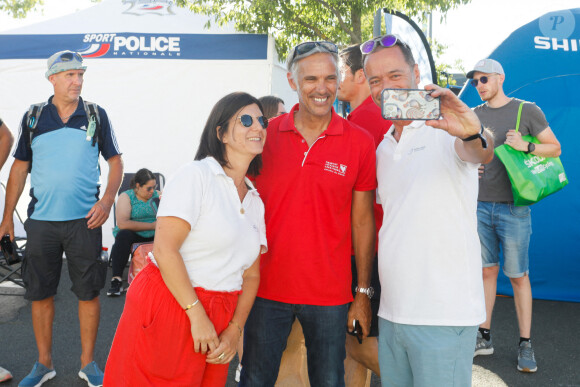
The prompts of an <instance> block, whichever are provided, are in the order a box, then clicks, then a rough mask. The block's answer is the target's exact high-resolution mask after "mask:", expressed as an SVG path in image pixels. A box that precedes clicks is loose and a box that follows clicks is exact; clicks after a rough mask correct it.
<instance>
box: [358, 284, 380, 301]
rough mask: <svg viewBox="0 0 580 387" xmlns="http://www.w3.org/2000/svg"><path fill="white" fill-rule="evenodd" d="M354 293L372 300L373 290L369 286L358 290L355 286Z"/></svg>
mask: <svg viewBox="0 0 580 387" xmlns="http://www.w3.org/2000/svg"><path fill="white" fill-rule="evenodd" d="M355 292H357V293H363V294H366V295H367V296H368V298H369V300H370V299H371V298H373V294H375V289H373V288H372V287H371V286H369V287H368V288H359V287H358V286H357V287H356V288H355Z"/></svg>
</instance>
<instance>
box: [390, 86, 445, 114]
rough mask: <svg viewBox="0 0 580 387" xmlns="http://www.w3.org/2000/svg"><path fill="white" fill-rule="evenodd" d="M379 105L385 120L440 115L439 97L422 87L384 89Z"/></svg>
mask: <svg viewBox="0 0 580 387" xmlns="http://www.w3.org/2000/svg"><path fill="white" fill-rule="evenodd" d="M381 105H382V109H381V110H382V114H383V118H384V119H386V120H436V119H438V118H439V117H440V116H441V108H440V105H439V97H431V93H430V92H429V91H427V90H422V89H384V90H383V91H382V92H381Z"/></svg>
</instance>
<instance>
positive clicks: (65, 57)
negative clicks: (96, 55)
mask: <svg viewBox="0 0 580 387" xmlns="http://www.w3.org/2000/svg"><path fill="white" fill-rule="evenodd" d="M73 59H76V60H77V61H79V62H82V61H83V57H82V56H81V54H79V53H77V52H65V53H64V54H61V55H60V56H59V57H58V58H56V59H55V61H54V62H53V63H52V66H54V65H55V64H57V63H61V62H70V61H72V60H73ZM52 66H51V67H52Z"/></svg>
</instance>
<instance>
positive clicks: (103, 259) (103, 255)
mask: <svg viewBox="0 0 580 387" xmlns="http://www.w3.org/2000/svg"><path fill="white" fill-rule="evenodd" d="M101 262H103V263H109V248H108V247H103V248H102V249H101Z"/></svg>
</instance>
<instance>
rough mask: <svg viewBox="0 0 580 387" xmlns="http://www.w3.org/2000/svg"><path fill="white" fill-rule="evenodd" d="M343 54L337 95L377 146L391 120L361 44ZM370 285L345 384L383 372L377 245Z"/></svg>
mask: <svg viewBox="0 0 580 387" xmlns="http://www.w3.org/2000/svg"><path fill="white" fill-rule="evenodd" d="M339 56H340V86H339V87H338V99H339V100H341V101H345V102H348V103H349V105H350V114H349V115H348V117H347V118H346V119H347V120H348V121H349V122H352V123H354V124H357V125H358V126H360V127H361V128H362V129H364V130H366V131H367V132H369V134H370V135H371V136H372V137H373V139H374V140H375V147H378V146H379V144H380V142H381V141H382V140H383V137H384V135H385V133H387V131H388V130H389V128H390V127H391V125H392V122H391V121H388V120H385V119H383V117H382V115H381V109H380V108H379V107H378V106H377V105H376V104H375V103H374V101H373V99H372V97H371V89H370V88H369V84H368V83H367V79H366V77H365V74H364V71H363V68H362V53H361V51H360V47H359V45H358V44H354V45H352V46H349V47H347V48H345V49H344V50H342V51H341V52H340V54H339ZM374 213H375V225H376V232H377V233H378V231H379V230H380V228H381V225H382V223H383V208H382V207H381V205H380V204H377V203H376V201H375V202H374ZM377 239H378V238H377ZM351 266H352V276H353V281H352V291H353V294H354V293H355V291H356V286H357V283H356V275H357V271H356V260H355V257H354V255H353V256H352V259H351ZM371 286H372V288H373V289H374V294H373V296H372V298H371V327H370V333H369V337H367V338H366V339H365V340H364V341H363V342H362V344H361V343H359V342H358V341H357V339H356V338H355V337H353V336H350V335H347V337H346V362H345V372H346V385H347V386H351V387H354V386H365V385H366V379H367V369H370V370H371V371H373V372H374V373H375V374H377V375H378V376H380V372H379V359H378V348H379V346H378V342H377V336H378V335H379V321H378V315H377V314H378V311H379V303H380V299H381V283H380V281H379V269H378V266H377V246H375V250H374V259H373V272H372V277H371Z"/></svg>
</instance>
